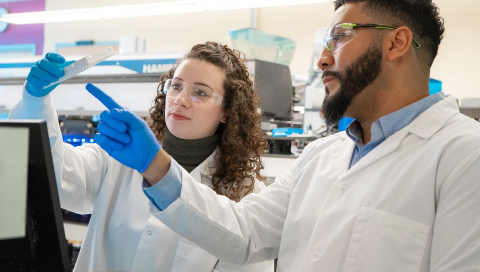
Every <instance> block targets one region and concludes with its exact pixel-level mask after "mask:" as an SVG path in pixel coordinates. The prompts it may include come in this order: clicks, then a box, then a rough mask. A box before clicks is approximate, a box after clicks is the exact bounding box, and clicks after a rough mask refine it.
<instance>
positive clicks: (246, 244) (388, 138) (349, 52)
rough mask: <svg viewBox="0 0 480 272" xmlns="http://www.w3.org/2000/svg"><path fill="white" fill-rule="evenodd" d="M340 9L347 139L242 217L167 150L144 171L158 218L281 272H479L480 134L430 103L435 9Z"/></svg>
mask: <svg viewBox="0 0 480 272" xmlns="http://www.w3.org/2000/svg"><path fill="white" fill-rule="evenodd" d="M335 9H336V12H335V13H334V16H333V18H332V20H331V22H330V26H329V27H330V28H329V30H328V32H327V34H326V37H325V41H324V45H325V50H324V51H323V53H322V55H321V57H320V59H319V62H318V66H319V67H320V68H322V70H323V80H324V83H325V87H326V91H327V97H326V99H325V102H324V112H325V115H326V117H327V119H328V120H329V121H330V122H335V121H338V119H339V118H340V117H341V116H343V115H345V116H349V117H353V118H355V119H356V121H354V122H353V123H352V124H351V125H350V126H349V127H348V130H347V132H346V133H338V134H336V135H333V136H330V137H326V138H324V139H320V140H317V141H315V142H314V143H311V144H310V145H309V146H308V147H307V148H306V149H305V150H304V152H303V153H302V155H301V156H300V157H299V158H298V160H296V161H295V162H294V163H293V165H292V167H291V168H290V170H289V171H288V172H287V173H286V174H285V175H283V176H280V177H278V178H277V179H276V181H275V183H274V184H272V185H270V186H269V187H268V188H267V190H265V191H264V192H262V193H261V194H258V195H256V194H252V195H249V196H247V197H246V198H244V199H243V200H242V201H241V202H239V203H234V202H231V201H229V200H228V199H226V198H224V197H215V195H214V192H213V191H211V190H210V189H208V188H206V187H205V186H202V185H199V184H198V183H197V182H195V181H194V180H192V179H189V178H185V177H182V173H180V174H178V173H177V172H178V171H174V170H175V169H178V165H177V164H176V162H175V161H174V160H172V161H171V164H169V163H167V162H166V161H167V160H165V159H162V158H163V157H165V156H168V155H166V153H165V152H164V151H163V150H162V149H161V150H160V151H159V152H158V153H157V156H156V157H155V158H154V159H153V160H146V161H145V163H146V164H147V165H148V168H147V170H146V172H145V173H146V175H144V176H146V177H147V178H146V182H145V183H144V184H145V188H144V191H145V193H146V195H147V196H148V197H149V198H150V200H151V202H152V204H153V205H152V206H151V207H152V208H151V211H152V213H153V214H154V215H155V216H156V217H157V218H159V219H160V220H161V221H162V222H164V223H165V224H166V225H168V226H169V227H170V228H172V229H173V230H175V231H176V232H178V233H179V234H181V235H182V236H184V237H185V238H187V239H189V240H191V241H192V242H194V243H196V244H197V245H199V246H200V247H202V248H203V249H205V250H206V251H208V252H210V253H211V254H213V255H215V256H217V257H218V258H219V259H221V260H224V261H227V262H233V263H239V264H243V263H251V262H258V261H262V260H267V259H273V258H276V257H278V270H277V271H328V272H333V271H369V272H372V271H373V272H385V271H389V272H390V271H402V272H403V271H474V270H475V271H478V269H479V267H480V197H479V195H480V181H479V180H478V179H479V177H480V125H479V124H478V123H477V122H475V121H474V120H472V119H469V118H467V117H466V116H463V115H461V114H460V113H459V110H458V106H457V104H456V100H455V98H454V97H453V96H447V97H445V96H444V95H443V94H436V95H432V96H429V90H428V80H429V73H430V66H431V65H432V63H433V60H434V58H435V56H436V54H437V49H438V45H439V44H440V41H441V38H442V35H443V32H444V28H443V22H442V20H441V19H440V18H439V16H438V9H437V7H436V6H435V5H434V4H433V3H431V1H429V0H396V1H391V0H364V1H361V0H360V1H359V0H357V1H354V0H350V1H349V0H338V1H335ZM101 100H102V101H106V100H108V99H106V98H101ZM227 103H228V102H227ZM106 104H111V103H108V101H106ZM116 119H118V120H122V121H123V120H124V118H123V117H116ZM125 120H126V119H125ZM124 122H125V123H127V125H131V124H130V123H129V121H124ZM132 127H134V126H132ZM100 133H102V131H100ZM106 134H108V133H106ZM110 134H112V133H110ZM109 136H111V138H112V139H111V141H112V143H113V142H114V141H115V135H114V134H112V135H109ZM101 145H102V146H103V147H104V148H110V150H112V148H111V145H109V143H108V141H107V142H102V143H101ZM115 152H119V153H121V152H122V149H121V148H117V149H115ZM142 152H143V151H142V150H141V148H139V149H138V150H137V153H138V154H137V155H138V156H139V157H140V158H143V157H146V156H144V155H142V154H143V153H142ZM147 153H148V150H147V151H145V154H147ZM112 154H113V152H112ZM117 154H118V153H117ZM115 156H116V155H115V154H114V157H115ZM166 172H168V173H167V174H166V176H165V174H164V173H166ZM184 176H185V175H184Z"/></svg>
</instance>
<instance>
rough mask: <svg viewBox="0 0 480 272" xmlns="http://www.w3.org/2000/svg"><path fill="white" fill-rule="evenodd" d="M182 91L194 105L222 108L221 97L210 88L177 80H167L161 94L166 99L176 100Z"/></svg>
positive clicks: (222, 100)
mask: <svg viewBox="0 0 480 272" xmlns="http://www.w3.org/2000/svg"><path fill="white" fill-rule="evenodd" d="M183 90H186V91H187V93H188V97H190V99H191V100H192V102H194V103H200V104H210V103H212V104H214V103H215V104H217V105H220V106H223V102H224V99H223V96H222V95H221V94H219V93H217V92H215V91H214V90H213V89H212V88H210V87H208V86H204V85H200V84H190V83H187V82H185V81H183V80H181V79H178V78H169V79H167V81H166V82H165V85H164V86H163V93H165V94H166V95H167V97H171V98H177V97H179V96H180V94H181V93H182V91H183Z"/></svg>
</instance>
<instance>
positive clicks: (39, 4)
mask: <svg viewBox="0 0 480 272" xmlns="http://www.w3.org/2000/svg"><path fill="white" fill-rule="evenodd" d="M0 7H3V8H5V9H7V11H8V13H19V12H32V11H45V0H31V1H22V2H7V3H0ZM43 39H44V24H33V25H14V24H9V25H8V27H7V29H6V30H5V31H4V32H1V33H0V44H23V43H34V44H36V45H37V46H36V49H37V52H36V54H37V55H42V54H43Z"/></svg>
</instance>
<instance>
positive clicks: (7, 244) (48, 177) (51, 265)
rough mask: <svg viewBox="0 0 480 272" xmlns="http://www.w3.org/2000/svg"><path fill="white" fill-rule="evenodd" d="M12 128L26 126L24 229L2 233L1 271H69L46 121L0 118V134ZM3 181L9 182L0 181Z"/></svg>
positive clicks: (0, 245)
mask: <svg viewBox="0 0 480 272" xmlns="http://www.w3.org/2000/svg"><path fill="white" fill-rule="evenodd" d="M15 128H26V129H28V166H27V167H26V170H27V171H28V172H27V174H26V177H27V182H26V185H27V186H26V187H27V188H26V194H27V196H26V205H25V210H24V211H23V216H25V220H24V226H23V227H24V228H25V231H24V232H22V233H23V235H22V236H23V237H18V236H17V237H10V238H9V237H5V235H3V237H2V238H1V239H0V271H40V272H43V271H49V272H50V271H71V265H70V260H69V256H68V249H67V241H66V239H65V231H64V228H63V222H62V213H61V209H60V200H59V197H58V191H57V186H56V181H55V172H54V169H53V162H52V154H51V151H50V144H49V140H48V134H47V127H46V123H45V121H42V120H1V121H0V133H1V132H2V131H4V132H5V131H9V130H11V129H15ZM3 140H4V141H5V139H3ZM7 141H8V139H7ZM10 152H12V151H10ZM0 156H2V157H3V158H9V156H11V157H13V154H8V152H0ZM0 169H1V166H0ZM0 177H3V176H2V175H0ZM9 182H10V183H13V182H15V181H14V180H10V181H9ZM18 182H21V181H18ZM2 184H3V185H5V184H8V183H6V182H1V181H0V185H2ZM1 189H2V188H0V190H1ZM3 208H5V207H3ZM6 208H8V207H6ZM20 212H22V211H20ZM1 221H2V219H1V218H0V222H1ZM4 223H5V222H2V223H1V224H4Z"/></svg>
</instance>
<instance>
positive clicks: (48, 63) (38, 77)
mask: <svg viewBox="0 0 480 272" xmlns="http://www.w3.org/2000/svg"><path fill="white" fill-rule="evenodd" d="M70 63H72V62H65V58H64V57H63V56H61V55H59V54H56V53H47V54H46V55H45V58H44V59H41V60H39V61H37V62H36V63H35V64H34V65H33V67H32V69H30V73H28V76H27V84H26V88H27V92H28V93H29V94H31V95H33V96H36V97H41V96H45V95H47V94H49V93H50V92H51V91H52V90H53V89H55V88H56V87H57V86H58V84H56V85H53V86H50V87H48V88H46V89H44V88H43V87H44V86H47V85H48V84H50V83H52V82H55V81H57V80H58V79H59V78H60V77H63V75H64V72H63V68H64V67H65V66H67V65H69V64H70Z"/></svg>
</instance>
